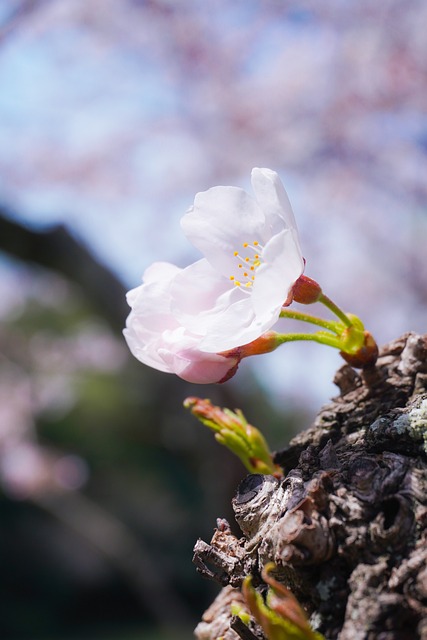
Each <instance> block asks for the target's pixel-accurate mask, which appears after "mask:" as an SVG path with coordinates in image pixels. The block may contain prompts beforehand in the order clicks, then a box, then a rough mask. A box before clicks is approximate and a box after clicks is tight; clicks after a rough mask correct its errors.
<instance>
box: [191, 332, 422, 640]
mask: <svg viewBox="0 0 427 640" xmlns="http://www.w3.org/2000/svg"><path fill="white" fill-rule="evenodd" d="M335 383H336V384H337V386H338V387H339V389H340V395H339V396H338V397H337V398H335V399H334V400H332V401H331V402H330V403H329V404H328V405H326V406H325V407H324V408H323V409H322V410H321V411H320V413H319V415H318V416H317V418H316V420H315V422H314V424H313V425H312V426H311V427H310V428H309V429H307V430H306V431H304V432H302V433H300V434H299V435H298V436H296V437H295V438H294V439H293V440H292V441H291V442H290V444H289V446H288V447H286V449H284V450H282V451H279V452H277V453H276V455H275V461H276V462H277V463H278V464H280V465H281V466H282V467H283V469H284V471H285V476H284V478H283V479H282V480H278V479H276V478H274V477H273V476H261V475H249V476H247V477H246V478H245V479H244V480H243V482H242V483H241V484H240V486H239V487H238V490H237V494H236V496H235V498H234V499H233V509H234V513H235V517H236V520H237V523H238V524H239V526H240V528H241V531H242V534H243V535H242V536H241V537H240V538H237V537H236V536H235V535H233V533H232V532H231V529H230V527H229V525H228V523H227V522H226V521H224V520H219V521H218V527H217V529H216V530H215V533H214V536H213V538H212V541H211V543H210V544H207V543H205V542H203V541H201V540H199V541H198V542H197V543H196V546H195V556H194V561H195V563H196V566H197V568H198V570H199V571H200V572H201V573H202V574H203V575H205V576H207V577H210V578H213V579H215V580H217V581H218V582H219V583H220V584H222V585H223V587H224V589H223V591H221V593H220V594H219V596H218V598H217V599H216V601H215V603H214V604H213V605H212V607H215V608H216V611H218V610H221V611H222V626H221V629H218V628H216V629H214V627H213V625H212V622H209V618H210V616H212V607H211V608H210V609H208V611H207V612H206V613H205V616H204V620H203V621H202V622H201V623H200V624H199V625H198V627H197V629H196V632H195V633H196V636H197V638H199V640H214V638H215V639H216V638H218V637H220V636H221V635H223V636H224V638H226V640H237V639H238V638H243V637H244V636H243V635H242V634H241V633H240V632H239V630H238V629H237V631H236V630H233V628H234V629H236V626H235V625H234V627H233V625H232V626H231V627H230V623H231V621H232V617H231V613H230V607H229V602H230V601H231V600H232V599H233V597H236V599H237V600H238V601H239V602H241V599H242V596H241V594H240V590H239V588H240V585H241V583H242V580H243V578H244V577H245V576H246V575H248V574H252V575H253V577H254V580H253V582H254V585H255V586H257V588H259V589H261V590H262V589H263V588H264V585H263V583H262V578H261V576H260V572H261V569H262V568H263V567H264V566H265V565H266V563H267V562H274V563H275V565H276V572H275V574H274V575H275V577H276V578H277V579H278V580H280V581H281V582H283V584H285V586H287V587H288V588H290V589H291V590H292V592H293V593H294V595H295V596H296V597H297V599H298V600H299V602H300V604H301V605H302V606H303V607H304V609H305V610H306V612H307V615H308V616H309V618H310V622H311V624H312V626H313V628H314V629H315V630H317V631H319V632H321V633H322V634H323V635H324V636H325V637H326V638H327V640H335V639H338V640H374V639H375V640H378V639H379V640H406V639H407V640H417V639H418V640H421V639H423V640H425V639H427V544H426V542H427V540H426V538H427V528H426V522H427V498H426V496H427V335H425V336H420V335H415V334H412V333H409V334H406V335H404V336H402V337H401V338H399V339H398V340H396V341H394V342H392V343H390V344H388V345H386V346H385V347H384V348H383V349H382V351H381V353H380V357H379V359H378V362H377V364H376V366H375V367H372V368H370V369H367V370H364V371H362V372H361V373H358V372H356V371H355V370H354V369H352V368H351V367H350V366H349V365H344V366H343V367H342V368H341V369H339V371H338V372H337V374H336V377H335ZM226 603H228V604H226ZM221 607H222V609H221ZM256 633H258V634H259V629H258V630H256Z"/></svg>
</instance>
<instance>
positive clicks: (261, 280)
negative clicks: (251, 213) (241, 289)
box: [252, 229, 304, 317]
mask: <svg viewBox="0 0 427 640" xmlns="http://www.w3.org/2000/svg"><path fill="white" fill-rule="evenodd" d="M262 259H263V263H262V264H261V266H260V267H258V269H257V272H256V278H255V283H254V287H253V291H252V304H253V308H254V311H255V314H256V315H261V316H264V315H265V313H266V310H270V311H271V313H272V314H273V315H277V317H278V313H279V312H280V308H281V306H282V305H283V304H284V302H285V300H286V298H287V296H288V293H289V291H290V289H291V287H292V286H293V285H294V284H295V282H296V280H298V278H299V277H300V275H301V274H302V273H303V271H304V260H303V258H302V256H301V250H300V247H299V243H298V240H297V238H296V236H295V235H294V232H293V230H291V229H285V230H284V231H282V232H281V233H279V234H277V235H276V236H274V237H273V238H272V239H271V240H270V242H269V243H268V244H267V245H266V246H265V248H264V251H263V254H262Z"/></svg>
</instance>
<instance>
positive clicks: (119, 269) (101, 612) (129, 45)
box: [0, 0, 427, 640]
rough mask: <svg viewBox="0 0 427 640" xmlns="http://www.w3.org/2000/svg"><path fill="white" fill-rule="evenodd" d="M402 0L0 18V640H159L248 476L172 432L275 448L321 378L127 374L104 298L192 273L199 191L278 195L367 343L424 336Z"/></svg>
mask: <svg viewBox="0 0 427 640" xmlns="http://www.w3.org/2000/svg"><path fill="white" fill-rule="evenodd" d="M426 24H427V4H426V3H425V2H423V1H422V0H412V2H410V3H408V2H405V1H404V0H389V2H387V3H372V2H369V1H368V0H357V1H356V0H348V1H347V2H345V3H343V2H341V1H339V0H324V1H323V2H322V3H318V2H315V1H312V2H310V1H307V2H304V1H303V2H295V1H286V0H235V1H230V0H207V1H206V2H197V1H196V0H92V1H91V2H87V1H86V0H3V2H2V3H1V5H0V87H1V91H0V142H1V144H0V320H1V326H0V490H1V493H0V517H1V520H0V601H1V603H2V605H1V614H0V637H1V638H2V639H3V638H4V639H5V640H7V639H10V640H13V639H22V640H33V639H34V640H42V639H43V640H53V639H55V640H56V639H57V640H62V639H64V640H66V639H75V640H81V639H83V640H85V639H88V640H91V639H92V638H93V639H95V638H96V639H98V638H100V639H101V638H102V639H105V640H136V639H140V638H144V639H152V640H172V639H173V640H180V639H181V638H191V634H192V629H193V627H194V626H195V624H196V622H197V621H198V619H199V618H200V616H201V614H202V612H203V610H204V608H206V606H207V605H208V604H209V602H210V601H211V600H212V598H213V597H214V595H215V593H216V592H217V589H216V587H215V585H211V584H209V583H208V582H206V581H205V580H203V579H202V578H200V577H199V576H198V575H197V574H196V572H195V569H194V567H193V566H192V563H191V556H192V547H193V544H194V542H195V540H196V539H197V537H199V536H200V537H203V538H205V539H210V536H211V532H212V530H213V528H214V526H215V520H216V517H227V518H229V519H232V514H231V513H230V506H229V503H230V498H231V497H232V495H233V493H234V491H235V487H236V485H237V483H238V482H239V481H240V479H241V478H242V477H243V476H244V474H245V471H244V469H243V467H241V466H240V463H239V462H238V461H237V460H235V459H233V458H232V456H231V454H229V453H228V452H227V451H225V450H224V451H223V450H222V449H221V447H220V446H219V445H217V444H216V443H215V441H214V439H213V437H212V435H211V434H210V433H208V432H207V431H206V432H205V429H204V428H203V427H201V426H200V425H199V424H198V423H197V422H196V421H195V419H193V418H192V417H191V416H190V415H187V414H186V413H185V411H184V409H183V408H182V401H183V400H184V398H185V397H187V396H188V395H200V396H202V397H210V398H211V399H212V400H213V401H214V402H216V403H218V404H221V405H222V406H229V407H230V408H234V407H240V408H242V409H243V411H244V412H245V414H246V416H247V418H248V419H249V421H250V422H252V423H253V424H255V425H256V426H258V427H261V428H262V430H263V432H264V433H265V434H266V436H267V438H268V440H269V442H270V444H271V447H272V448H273V449H275V448H280V447H282V446H285V445H286V443H287V442H288V441H289V439H290V437H292V435H293V434H294V433H296V432H297V431H298V430H300V429H302V428H305V427H306V426H308V425H309V424H310V421H311V420H312V419H313V416H314V415H315V414H316V412H317V411H318V409H319V408H320V406H321V405H322V404H323V403H324V402H326V401H327V400H328V399H329V398H330V397H331V396H333V395H334V394H335V389H334V386H333V384H332V382H331V380H332V378H333V373H334V371H335V370H336V368H337V367H338V366H340V364H341V362H340V359H339V356H338V354H337V353H335V352H333V351H332V350H330V351H328V350H327V349H326V347H323V346H319V345H316V344H309V343H307V344H302V343H301V344H300V345H299V344H297V343H296V344H291V345H287V346H285V347H282V349H281V350H279V351H278V352H275V353H274V354H269V355H266V356H263V357H259V358H258V359H256V360H254V361H252V362H250V361H247V362H244V363H242V365H241V367H240V371H239V374H238V375H237V376H236V377H235V378H234V379H233V380H231V381H230V382H229V383H226V384H225V385H218V386H214V385H213V386H205V387H195V386H191V385H189V384H186V383H184V382H183V381H181V380H179V379H176V378H174V377H172V376H168V375H166V374H161V373H158V372H156V371H152V370H149V369H148V368H146V367H144V366H143V365H142V364H140V363H138V362H137V361H136V360H133V359H132V357H131V356H130V355H129V353H128V351H127V348H126V345H125V344H124V340H123V338H122V336H121V330H122V327H123V326H124V322H125V318H126V315H127V313H128V309H127V306H126V303H125V298H124V295H125V292H126V290H127V289H130V288H132V287H134V286H137V285H138V284H139V282H140V279H141V275H142V273H143V271H144V269H145V268H146V267H147V266H148V265H149V263H150V262H151V261H153V260H169V261H173V262H176V263H177V264H179V265H180V266H184V265H186V264H188V263H189V261H192V260H193V259H195V258H197V257H198V256H197V254H196V252H195V251H194V250H193V249H192V248H191V247H190V246H189V245H188V243H187V242H186V240H185V238H184V237H183V235H182V234H181V232H180V228H179V219H180V217H181V216H182V215H183V213H184V212H185V210H186V209H187V208H188V207H189V206H190V205H191V204H192V202H193V198H194V195H195V193H196V192H197V191H202V190H204V189H207V188H209V187H211V186H214V185H216V184H231V185H236V186H241V187H243V188H245V189H247V190H250V181H249V176H250V170H251V168H252V167H254V166H261V167H269V168H271V169H275V170H276V171H278V172H279V174H280V175H281V177H282V179H283V182H284V184H285V186H286V188H287V191H288V193H289V196H290V199H291V202H292V203H293V207H294V210H295V213H296V217H297V220H298V224H299V227H300V234H301V242H302V246H303V249H304V253H305V257H306V260H307V267H306V274H307V275H309V276H311V277H314V278H315V279H317V280H318V281H319V282H320V283H321V285H322V286H323V288H324V290H325V292H326V293H327V294H328V295H329V296H330V297H332V298H333V299H334V300H336V302H337V303H338V304H340V305H341V306H342V307H343V308H345V309H348V310H349V311H352V312H354V313H356V314H358V315H360V316H361V317H362V319H363V320H364V321H365V324H366V326H367V327H368V328H369V329H370V330H371V331H372V332H373V333H374V335H375V337H376V338H377V340H378V342H379V343H383V342H386V341H388V340H390V339H393V338H395V337H397V336H398V335H400V334H401V333H403V332H405V331H409V330H415V331H419V332H424V331H425V330H426V326H425V312H426V305H427V277H426V276H427V273H426V271H427V265H426V260H425V246H426V239H427V234H426V229H427V216H426V203H427V179H426V178H427V86H426V79H427V38H426V35H425V33H426V32H425V25H426Z"/></svg>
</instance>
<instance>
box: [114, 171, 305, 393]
mask: <svg viewBox="0 0 427 640" xmlns="http://www.w3.org/2000/svg"><path fill="white" fill-rule="evenodd" d="M251 181H252V188H253V191H254V196H255V197H251V196H250V195H248V194H247V193H246V192H245V191H244V190H243V189H240V188H237V187H224V186H219V187H213V188H212V189H209V190H208V191H205V192H202V193H198V194H197V195H196V197H195V201H194V206H193V207H192V208H191V209H190V210H189V211H188V212H187V213H186V214H185V215H184V217H183V218H182V220H181V226H182V229H183V231H184V233H185V234H186V236H187V238H188V239H189V240H190V242H191V243H192V244H193V245H194V246H195V247H196V248H198V249H199V250H200V251H201V252H202V253H203V254H204V258H202V259H200V260H198V261H197V262H195V263H193V264H191V265H190V266H188V267H186V268H185V269H180V268H178V267H176V266H174V265H171V264H169V263H164V262H160V263H154V264H153V265H152V266H151V267H149V268H148V269H147V270H146V272H145V274H144V278H143V284H142V285H140V286H139V287H137V288H136V289H133V290H132V291H130V292H129V293H128V296H127V300H128V303H129V305H130V306H131V308H132V311H131V313H130V315H129V317H128V319H127V326H126V329H125V331H124V335H125V338H126V340H127V343H128V345H129V348H130V350H131V352H132V353H133V355H135V356H136V358H138V359H139V360H141V362H144V363H145V364H147V365H149V366H152V367H154V368H156V369H159V370H161V371H166V372H170V373H175V374H177V375H178V376H180V377H181V378H184V379H185V380H189V381H191V382H201V383H205V382H218V381H223V380H224V379H228V378H229V377H231V375H233V373H234V372H235V370H236V369H237V366H238V363H239V361H240V359H241V357H243V356H244V355H247V354H245V352H244V351H245V350H244V349H243V350H240V351H239V349H240V347H243V346H244V345H247V344H248V343H253V341H256V340H257V339H258V338H260V337H261V336H262V335H263V334H264V333H265V332H267V331H268V330H269V329H270V328H271V327H272V326H273V325H274V324H275V322H276V321H277V320H278V318H279V315H280V311H281V309H282V307H283V305H284V304H285V302H286V301H287V302H288V303H289V301H290V299H291V297H292V288H293V286H294V284H295V282H296V281H297V279H298V278H299V277H300V276H301V274H302V272H303V270H304V260H303V257H302V254H301V249H300V245H299V240H298V232H297V227H296V223H295V218H294V215H293V212H292V209H291V205H290V203H289V200H288V197H287V195H286V192H285V189H284V187H283V185H282V183H281V182H280V180H279V177H278V175H277V174H276V173H275V172H274V171H271V170H269V169H253V170H252V175H251ZM249 352H250V353H251V354H253V353H255V352H256V350H255V351H254V349H251V350H249V351H248V353H249Z"/></svg>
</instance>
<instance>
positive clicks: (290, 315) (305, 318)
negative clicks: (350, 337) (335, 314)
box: [280, 309, 342, 335]
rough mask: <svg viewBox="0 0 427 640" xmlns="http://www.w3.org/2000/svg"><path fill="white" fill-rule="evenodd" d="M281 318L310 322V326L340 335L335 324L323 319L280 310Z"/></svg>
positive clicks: (307, 314) (290, 310) (339, 330)
mask: <svg viewBox="0 0 427 640" xmlns="http://www.w3.org/2000/svg"><path fill="white" fill-rule="evenodd" d="M280 317H281V318H291V319H292V320H301V321H302V322H311V324H316V325H318V326H319V327H323V328H324V329H328V330H329V331H332V332H333V333H336V334H337V335H341V333H342V327H341V329H340V328H339V327H337V323H336V322H333V321H331V320H323V318H317V317H316V316H312V315H310V314H309V313H303V312H301V311H294V310H292V309H282V310H281V312H280Z"/></svg>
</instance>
